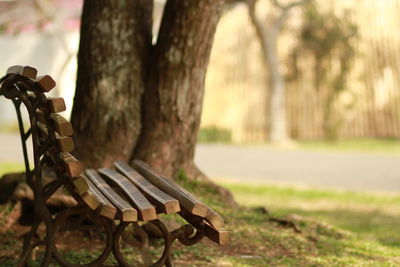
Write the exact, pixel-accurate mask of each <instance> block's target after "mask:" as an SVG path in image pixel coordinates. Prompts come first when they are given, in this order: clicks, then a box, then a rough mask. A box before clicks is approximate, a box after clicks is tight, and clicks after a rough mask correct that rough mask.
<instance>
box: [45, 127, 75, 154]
mask: <svg viewBox="0 0 400 267" xmlns="http://www.w3.org/2000/svg"><path fill="white" fill-rule="evenodd" d="M37 125H38V128H39V131H40V132H41V136H42V137H43V139H45V138H48V136H49V132H48V130H47V128H46V126H45V125H44V124H42V123H41V122H38V124H37ZM55 135H56V141H57V147H58V150H59V152H63V153H65V152H71V151H72V150H74V148H75V145H74V141H73V140H72V138H71V137H67V136H59V135H58V134H57V133H55Z"/></svg>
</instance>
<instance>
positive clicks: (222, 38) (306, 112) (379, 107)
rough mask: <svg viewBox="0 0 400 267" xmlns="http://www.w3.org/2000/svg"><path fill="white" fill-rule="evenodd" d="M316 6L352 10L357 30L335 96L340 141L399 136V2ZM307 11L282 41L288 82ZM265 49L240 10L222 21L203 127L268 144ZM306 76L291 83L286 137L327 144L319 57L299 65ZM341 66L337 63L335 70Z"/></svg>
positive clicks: (336, 1) (293, 20)
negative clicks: (350, 59)
mask: <svg viewBox="0 0 400 267" xmlns="http://www.w3.org/2000/svg"><path fill="white" fill-rule="evenodd" d="M317 3H318V8H319V9H321V10H322V11H323V10H334V12H335V13H337V14H338V16H340V15H342V14H343V13H344V12H345V11H346V10H350V11H351V12H349V13H348V14H347V13H346V14H347V16H349V18H350V20H351V21H352V22H353V23H354V24H355V25H357V27H358V31H359V36H358V39H357V41H356V43H355V44H354V45H355V48H356V55H355V58H354V60H353V62H352V65H351V68H350V71H349V73H348V76H347V83H346V90H343V91H342V92H341V93H340V94H338V95H337V96H336V97H335V100H334V102H333V112H332V121H333V123H335V125H336V126H337V136H338V138H365V137H374V138H375V137H376V138H389V137H393V138H397V137H400V89H399V87H400V86H399V85H400V19H399V18H400V17H399V15H400V0H363V1H359V0H330V1H326V0H319V1H318V2H317ZM301 17H302V15H301V9H298V10H296V11H294V12H293V14H292V15H291V17H290V19H289V21H288V23H287V27H286V28H285V31H284V32H283V33H282V35H281V38H280V41H279V49H280V51H279V54H280V58H281V61H282V63H283V64H282V65H283V66H282V71H283V73H284V74H285V76H286V77H288V75H289V72H290V68H291V67H292V65H291V64H293V62H292V61H291V58H290V57H289V54H290V53H291V51H293V48H295V47H296V45H298V40H297V39H296V38H297V36H298V35H297V34H298V31H299V30H300V28H301V23H302V22H301ZM260 53H261V52H260V47H259V44H258V42H257V39H256V38H255V33H254V30H253V29H252V27H251V24H250V22H249V19H248V16H247V10H246V6H245V5H238V6H237V7H235V8H234V9H233V10H230V11H229V12H227V13H226V14H224V16H223V17H222V18H221V22H220V24H219V27H218V30H217V34H216V36H215V44H214V48H213V52H212V56H211V60H210V67H209V70H208V74H207V80H206V92H205V98H204V106H203V117H202V128H208V127H215V128H219V129H224V130H229V131H231V133H232V140H233V141H234V142H239V143H240V142H259V141H265V140H268V128H269V126H268V125H269V121H268V118H269V115H268V103H269V90H268V87H267V86H266V83H265V81H266V79H267V71H266V70H265V68H264V67H263V64H262V61H261V56H260V55H261V54H260ZM296 64H297V65H296V67H297V68H298V69H299V70H301V72H300V73H301V75H298V76H296V77H295V78H291V79H288V80H287V83H286V85H287V101H286V108H287V117H288V128H289V129H288V132H289V134H290V136H291V137H292V138H294V139H322V138H325V137H326V132H325V131H324V129H325V128H324V123H326V120H325V117H324V110H325V108H326V105H327V92H328V91H329V90H330V88H329V86H327V89H326V90H325V91H321V90H320V91H318V90H316V88H315V86H314V80H315V72H314V71H313V68H314V64H315V63H314V61H313V58H312V57H311V56H310V55H308V54H307V53H304V54H302V55H301V56H300V57H299V58H298V59H297V62H296ZM338 68H340V66H339V64H338V62H337V61H336V60H335V59H333V60H332V61H331V64H330V69H329V72H331V73H334V72H335V71H337V69H338Z"/></svg>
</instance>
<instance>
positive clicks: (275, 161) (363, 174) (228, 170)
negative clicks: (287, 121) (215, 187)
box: [195, 145, 400, 192]
mask: <svg viewBox="0 0 400 267" xmlns="http://www.w3.org/2000/svg"><path fill="white" fill-rule="evenodd" d="M195 160H196V162H197V164H198V166H199V167H200V168H201V169H202V170H203V171H204V172H205V173H206V174H207V175H209V176H210V177H217V178H218V177H219V178H230V179H236V180H240V181H250V180H251V181H252V182H269V183H281V184H296V185H309V186H318V187H329V188H341V189H350V190H368V191H397V192H400V157H398V156H389V155H378V154H367V153H348V152H331V151H329V152H316V151H304V150H279V149H273V148H267V147H249V146H244V147H243V146H229V145H199V146H198V147H197V151H196V158H195Z"/></svg>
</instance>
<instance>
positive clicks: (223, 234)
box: [204, 222, 231, 246]
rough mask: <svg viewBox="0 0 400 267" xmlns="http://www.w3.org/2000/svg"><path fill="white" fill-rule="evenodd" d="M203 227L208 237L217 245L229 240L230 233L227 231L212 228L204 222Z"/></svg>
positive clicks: (226, 242) (226, 243)
mask: <svg viewBox="0 0 400 267" xmlns="http://www.w3.org/2000/svg"><path fill="white" fill-rule="evenodd" d="M204 227H205V233H206V236H207V237H208V239H210V240H211V241H214V242H215V243H217V244H218V245H221V246H225V245H228V244H229V243H230V242H231V235H230V233H229V231H227V230H222V229H221V230H217V229H214V228H213V227H212V226H211V225H209V224H208V223H206V222H205V223H204Z"/></svg>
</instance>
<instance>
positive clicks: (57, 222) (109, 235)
mask: <svg viewBox="0 0 400 267" xmlns="http://www.w3.org/2000/svg"><path fill="white" fill-rule="evenodd" d="M76 214H85V215H92V216H91V219H93V221H99V222H100V224H101V225H102V226H103V227H104V230H105V233H106V240H105V247H104V249H103V251H102V253H101V254H100V255H99V256H98V257H97V259H95V260H93V261H92V262H89V263H85V264H75V263H71V262H69V261H67V260H66V259H65V258H64V256H63V255H62V254H61V253H60V252H59V251H58V249H57V247H56V245H55V244H54V243H53V247H52V254H53V257H54V258H55V259H56V260H57V262H58V263H59V264H60V265H61V266H65V267H97V266H101V265H102V264H103V263H104V261H105V260H107V258H108V257H109V256H110V254H111V251H112V247H113V231H112V225H111V224H112V222H111V221H109V220H107V219H105V218H98V216H96V214H94V212H93V211H91V210H89V209H87V208H84V207H76V208H70V209H68V210H65V211H63V212H61V213H60V214H58V215H57V217H56V218H55V219H54V225H53V236H55V234H56V232H57V231H58V230H59V228H60V226H61V225H63V224H64V223H65V221H66V219H67V218H68V217H70V216H71V215H76Z"/></svg>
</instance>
